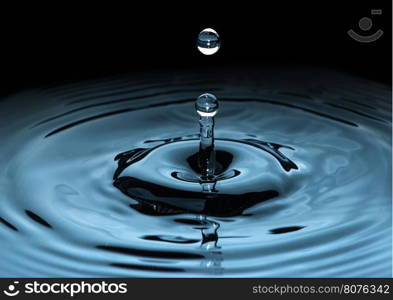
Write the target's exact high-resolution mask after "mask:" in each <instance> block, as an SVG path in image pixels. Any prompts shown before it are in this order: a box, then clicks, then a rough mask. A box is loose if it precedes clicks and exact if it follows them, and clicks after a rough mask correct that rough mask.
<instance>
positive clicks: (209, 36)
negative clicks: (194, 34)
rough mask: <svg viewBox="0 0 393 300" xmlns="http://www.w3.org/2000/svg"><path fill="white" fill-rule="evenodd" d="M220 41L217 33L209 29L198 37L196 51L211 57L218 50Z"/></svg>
mask: <svg viewBox="0 0 393 300" xmlns="http://www.w3.org/2000/svg"><path fill="white" fill-rule="evenodd" d="M220 45H221V40H220V36H219V35H218V33H217V32H216V31H215V30H214V29H211V28H206V29H204V30H202V31H201V32H200V33H199V35H198V41H197V46H198V50H199V51H201V53H203V54H205V55H212V54H214V53H216V52H217V51H218V49H220Z"/></svg>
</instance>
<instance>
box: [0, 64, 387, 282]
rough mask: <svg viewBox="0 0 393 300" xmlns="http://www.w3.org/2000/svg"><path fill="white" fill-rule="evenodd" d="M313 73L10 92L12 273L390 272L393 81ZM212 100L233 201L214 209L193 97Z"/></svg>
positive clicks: (6, 105) (1, 111)
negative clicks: (205, 188) (202, 167)
mask: <svg viewBox="0 0 393 300" xmlns="http://www.w3.org/2000/svg"><path fill="white" fill-rule="evenodd" d="M314 72H315V71H304V73H303V74H300V75H299V74H296V76H293V74H291V73H290V72H287V73H282V74H281V73H273V74H272V73H269V74H266V73H263V72H261V71H258V70H254V71H247V72H236V74H242V75H241V77H239V76H238V77H236V76H234V75H233V76H232V75H230V74H228V72H218V74H219V76H215V75H212V76H211V77H206V75H205V74H203V73H197V72H194V73H182V74H176V73H161V74H149V76H131V77H119V78H109V79H101V80H96V81H91V82H80V83H73V84H69V85H64V86H52V87H46V88H42V89H37V90H32V91H26V92H21V93H19V94H16V95H14V96H11V97H8V98H5V99H3V100H2V101H1V102H0V115H1V118H0V120H1V121H0V122H1V126H0V135H1V137H2V147H1V150H0V153H1V155H0V162H1V169H0V172H1V177H0V178H1V181H0V189H1V195H2V197H1V201H2V202H1V204H2V205H1V207H0V239H1V241H2V251H1V257H0V271H1V272H0V275H1V276H4V277H12V276H15V277H18V276H21V277H35V276H38V277H42V276H49V277H51V276H66V277H68V276H70V277H90V276H91V277H106V276H116V277H120V276H131V277H134V276H147V277H149V276H152V277H179V276H180V277H195V276H197V277H200V276H208V277H210V276H219V277H264V276H266V277H390V276H391V275H392V273H391V270H392V264H391V262H392V246H391V245H392V231H391V227H392V223H391V220H392V219H391V218H392V206H391V196H392V195H391V182H392V178H391V165H392V161H391V157H392V156H391V103H390V100H391V94H390V90H389V87H387V86H383V85H380V84H378V83H375V82H369V81H366V80H363V79H359V78H353V77H350V76H348V75H343V74H337V73H333V72H328V71H323V72H324V73H323V74H324V75H323V76H322V75H321V76H318V78H316V76H314ZM223 74H227V75H225V77H223ZM245 74H247V75H245ZM319 74H322V71H321V72H319ZM275 78H279V79H275ZM211 91H213V92H214V94H215V95H217V96H218V97H219V99H220V112H219V114H218V115H217V116H216V133H215V136H216V138H217V139H218V140H217V143H216V147H217V159H218V162H219V163H220V168H221V171H222V174H224V175H223V177H221V178H220V181H219V182H218V183H217V187H216V188H217V190H218V191H220V192H221V191H222V194H224V195H225V197H221V196H222V195H221V194H220V195H221V196H220V197H221V198H219V197H216V198H215V199H207V200H206V199H205V198H203V196H201V195H200V193H199V190H198V187H199V183H198V182H195V180H194V179H195V177H193V176H194V175H195V170H194V169H195V168H194V169H193V159H194V158H195V153H196V152H197V148H198V142H197V141H198V139H197V136H196V134H197V132H198V122H197V116H196V115H195V111H194V105H193V103H194V101H195V99H196V97H197V96H198V95H199V94H201V93H203V92H211ZM115 158H116V159H117V160H115ZM120 163H121V164H120ZM190 174H191V175H190ZM221 179H222V180H221ZM152 185H154V188H153V187H152ZM157 186H158V187H159V188H157ZM168 189H172V190H175V191H176V192H173V193H168ZM179 190H181V191H183V192H184V193H185V194H184V193H183V194H179ZM190 192H192V193H193V194H192V195H193V197H194V198H193V197H190V194H189V193H190ZM165 193H167V194H165ZM157 195H158V196H159V197H161V200H162V199H164V198H165V199H164V200H162V201H157ZM179 195H180V196H179ZM239 195H240V196H239ZM223 199H224V200H223ZM201 200H203V201H202V202H203V203H208V205H205V204H203V205H202V206H201V203H202V202H201ZM205 200H206V201H205ZM214 200H218V201H214Z"/></svg>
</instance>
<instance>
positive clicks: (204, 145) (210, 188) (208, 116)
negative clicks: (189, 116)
mask: <svg viewBox="0 0 393 300" xmlns="http://www.w3.org/2000/svg"><path fill="white" fill-rule="evenodd" d="M195 109H196V111H197V113H198V115H199V134H200V143H199V155H198V163H199V169H200V173H201V175H202V176H201V180H202V182H203V184H202V189H203V191H205V192H214V186H215V180H214V172H215V160H216V154H215V150H214V116H215V115H216V113H217V111H218V100H217V98H216V97H215V96H214V95H212V94H209V93H205V94H202V95H200V96H199V97H198V99H197V100H196V101H195Z"/></svg>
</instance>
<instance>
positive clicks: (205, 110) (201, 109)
mask: <svg viewBox="0 0 393 300" xmlns="http://www.w3.org/2000/svg"><path fill="white" fill-rule="evenodd" d="M195 109H196V110H197V113H198V114H199V115H200V116H201V117H214V116H215V115H216V113H217V110H218V100H217V98H216V96H214V95H213V94H209V93H205V94H202V95H200V96H199V97H198V99H197V100H196V101H195Z"/></svg>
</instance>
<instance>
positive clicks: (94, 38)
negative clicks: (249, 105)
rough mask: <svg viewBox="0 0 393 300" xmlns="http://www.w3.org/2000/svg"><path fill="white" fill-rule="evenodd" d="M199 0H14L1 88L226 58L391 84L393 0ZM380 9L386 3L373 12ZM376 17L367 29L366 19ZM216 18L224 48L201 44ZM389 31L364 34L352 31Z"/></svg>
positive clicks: (229, 63)
mask: <svg viewBox="0 0 393 300" xmlns="http://www.w3.org/2000/svg"><path fill="white" fill-rule="evenodd" d="M358 2H359V1H253V2H247V1H237V2H234V3H231V2H229V1H226V2H223V3H222V4H220V5H213V4H212V3H213V2H211V1H210V2H196V1H193V2H189V3H188V1H187V2H186V1H184V2H183V4H177V5H175V4H174V5H168V4H166V5H164V6H162V5H161V6H158V5H157V4H155V3H154V2H146V3H145V5H143V6H141V5H136V4H135V3H133V2H128V3H127V5H124V6H120V5H108V4H106V5H104V6H100V5H99V4H98V3H92V4H91V5H90V6H87V7H86V6H84V7H81V6H80V5H78V6H73V7H71V6H67V5H60V4H56V5H55V6H48V5H49V4H47V5H46V6H44V7H37V6H33V7H28V6H27V5H25V4H24V5H21V6H20V7H17V8H12V9H11V8H10V9H8V8H4V9H3V10H2V12H1V18H0V19H1V21H0V22H1V23H0V25H1V27H0V41H1V44H0V46H1V47H0V68H1V69H0V70H1V71H0V72H1V75H2V84H1V90H0V93H1V94H2V95H5V94H10V93H13V92H16V91H19V90H22V89H26V88H34V87H39V86H42V85H47V84H52V83H61V82H69V81H78V80H82V79H93V78H98V77H102V76H107V75H116V74H122V73H132V72H148V71H149V70H163V69H180V70H182V69H187V70H189V69H193V68H211V67H221V66H225V67H226V69H228V67H229V68H233V70H234V71H235V70H236V68H237V67H238V66H255V65H257V66H260V67H261V68H263V67H264V66H273V67H274V66H285V67H288V68H295V67H296V68H298V67H299V65H300V66H307V67H310V66H312V67H317V68H320V67H328V68H333V69H338V70H340V71H344V72H349V73H354V74H356V75H359V76H362V77H365V78H369V79H372V80H375V81H379V82H382V83H385V84H389V85H390V84H391V67H392V40H391V39H392V31H391V28H392V24H391V22H392V16H391V11H392V8H391V1H376V0H373V1H362V3H358ZM371 9H382V10H383V14H382V15H381V16H371V13H370V11H371ZM362 17H370V18H371V19H372V20H373V27H372V28H371V29H370V30H369V31H368V32H362V30H361V29H360V28H359V27H358V21H359V20H360V19H361V18H362ZM206 27H211V28H214V29H215V30H216V31H217V32H218V33H219V34H220V37H221V39H222V46H221V49H220V50H219V51H218V53H216V54H215V55H212V56H204V55H202V54H201V53H199V51H198V50H197V48H196V37H197V35H198V33H199V31H201V30H202V29H203V28H206ZM349 29H354V30H355V31H356V32H358V33H359V34H363V35H366V34H371V33H374V32H375V31H376V30H378V29H382V30H383V31H384V35H383V36H382V37H381V38H380V39H379V40H377V41H375V42H373V43H369V44H363V43H359V42H356V41H354V40H352V39H351V38H350V37H349V36H348V35H347V31H348V30H349Z"/></svg>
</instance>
